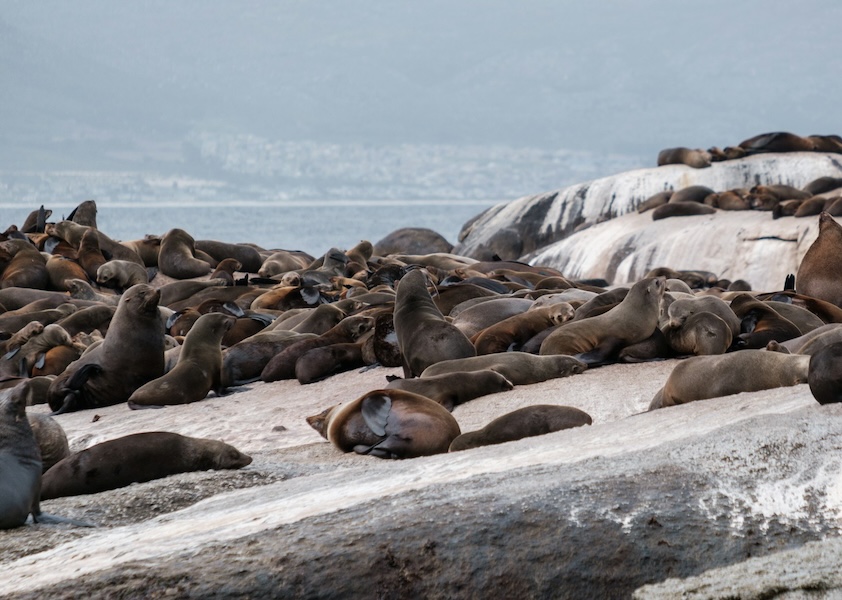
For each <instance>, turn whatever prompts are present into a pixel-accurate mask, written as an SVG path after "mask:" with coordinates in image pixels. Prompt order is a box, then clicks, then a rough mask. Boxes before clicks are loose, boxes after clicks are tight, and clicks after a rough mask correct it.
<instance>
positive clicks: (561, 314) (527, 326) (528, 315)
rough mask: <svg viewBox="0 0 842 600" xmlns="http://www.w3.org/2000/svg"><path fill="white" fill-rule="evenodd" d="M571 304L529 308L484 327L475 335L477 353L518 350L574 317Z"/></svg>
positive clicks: (564, 303)
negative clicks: (544, 331) (546, 331)
mask: <svg viewBox="0 0 842 600" xmlns="http://www.w3.org/2000/svg"><path fill="white" fill-rule="evenodd" d="M573 315H574V311H573V307H572V306H571V305H570V304H568V303H567V302H561V303H558V304H550V305H548V306H544V307H540V308H536V309H534V310H528V311H526V312H524V313H521V314H518V315H515V316H513V317H509V318H508V319H504V320H503V321H501V322H499V323H497V324H496V325H492V326H491V327H487V328H485V329H483V330H482V331H481V332H479V333H478V334H477V336H476V337H475V338H474V340H472V341H473V343H474V346H475V347H476V349H477V355H481V354H492V353H494V352H507V351H510V350H519V349H520V347H521V346H522V345H523V344H525V343H526V342H527V341H529V339H530V338H532V337H533V336H535V335H537V334H538V333H539V332H541V331H543V330H544V329H547V328H548V327H552V326H553V325H561V324H562V323H564V322H566V321H569V320H570V319H572V318H573Z"/></svg>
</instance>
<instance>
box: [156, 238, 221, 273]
mask: <svg viewBox="0 0 842 600" xmlns="http://www.w3.org/2000/svg"><path fill="white" fill-rule="evenodd" d="M158 268H159V269H161V273H163V274H164V275H167V276H169V277H175V278H176V279H190V278H191V277H202V276H203V275H207V274H208V273H210V272H211V265H210V264H209V263H207V262H205V261H204V260H200V259H198V258H196V248H195V242H194V241H193V238H192V237H191V236H190V234H189V233H187V232H186V231H184V230H183V229H170V230H169V231H168V232H167V233H165V234H164V237H163V238H162V239H161V249H160V250H159V252H158Z"/></svg>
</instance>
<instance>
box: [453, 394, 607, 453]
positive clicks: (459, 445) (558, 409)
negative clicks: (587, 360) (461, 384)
mask: <svg viewBox="0 0 842 600" xmlns="http://www.w3.org/2000/svg"><path fill="white" fill-rule="evenodd" d="M591 423H593V419H591V416H590V415H589V414H588V413H586V412H585V411H583V410H579V409H578V408H574V407H572V406H557V405H553V404H534V405H532V406H524V407H523V408H519V409H517V410H513V411H512V412H510V413H506V414H505V415H502V416H500V417H497V418H496V419H494V420H493V421H491V422H490V423H489V424H488V425H486V426H485V427H483V428H482V429H479V430H477V431H469V432H467V433H463V434H462V435H460V436H459V437H457V438H456V439H455V440H453V442H451V444H450V449H449V451H450V452H458V451H459V450H469V449H471V448H479V447H480V446H490V445H493V444H503V443H505V442H514V441H515V440H520V439H523V438H525V437H532V436H536V435H545V434H547V433H553V432H554V431H561V430H562V429H572V428H573V427H581V426H582V425H590V424H591Z"/></svg>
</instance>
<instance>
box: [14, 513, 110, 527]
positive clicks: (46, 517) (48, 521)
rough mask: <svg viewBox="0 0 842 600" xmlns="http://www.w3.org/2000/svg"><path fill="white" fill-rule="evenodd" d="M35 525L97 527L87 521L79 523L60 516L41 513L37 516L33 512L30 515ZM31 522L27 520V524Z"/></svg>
mask: <svg viewBox="0 0 842 600" xmlns="http://www.w3.org/2000/svg"><path fill="white" fill-rule="evenodd" d="M30 518H31V519H32V522H33V523H38V524H40V525H75V526H76V527H96V525H94V524H93V523H88V522H87V521H79V520H77V519H68V518H67V517H59V516H58V515H50V514H47V513H45V512H39V513H38V515H37V516H36V515H35V513H34V512H33V513H32V514H31V515H30ZM28 522H29V520H27V523H28Z"/></svg>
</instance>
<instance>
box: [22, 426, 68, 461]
mask: <svg viewBox="0 0 842 600" xmlns="http://www.w3.org/2000/svg"><path fill="white" fill-rule="evenodd" d="M26 416H27V418H28V419H29V425H30V427H32V433H33V434H34V435H35V440H36V441H37V442H38V449H39V450H40V452H41V462H42V463H43V466H42V471H46V470H47V469H49V468H50V467H52V466H53V465H54V464H56V463H57V462H58V461H60V460H61V459H63V458H66V457H68V456H70V445H69V444H68V443H67V435H66V434H65V433H64V429H62V427H61V425H59V424H58V421H56V420H55V419H53V418H52V417H51V416H50V415H45V414H44V413H29V414H27V415H26Z"/></svg>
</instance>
